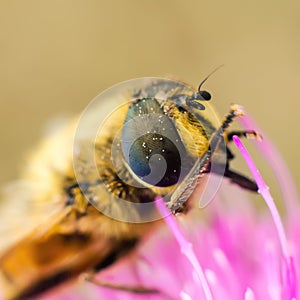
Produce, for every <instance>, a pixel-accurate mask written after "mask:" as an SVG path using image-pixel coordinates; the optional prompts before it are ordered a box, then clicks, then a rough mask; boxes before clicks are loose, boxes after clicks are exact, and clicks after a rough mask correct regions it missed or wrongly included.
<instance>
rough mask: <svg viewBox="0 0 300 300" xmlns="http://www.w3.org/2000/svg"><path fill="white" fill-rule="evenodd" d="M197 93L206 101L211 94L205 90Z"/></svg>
mask: <svg viewBox="0 0 300 300" xmlns="http://www.w3.org/2000/svg"><path fill="white" fill-rule="evenodd" d="M199 94H200V95H201V96H202V97H203V99H204V100H207V101H208V100H210V99H211V95H210V93H209V92H207V91H199Z"/></svg>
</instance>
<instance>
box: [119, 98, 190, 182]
mask: <svg viewBox="0 0 300 300" xmlns="http://www.w3.org/2000/svg"><path fill="white" fill-rule="evenodd" d="M122 150H123V155H124V158H125V161H126V162H127V163H128V165H129V167H130V169H131V170H132V171H133V172H134V174H135V175H136V176H138V177H139V178H140V179H141V180H142V181H144V182H146V183H147V184H150V185H152V186H157V187H168V186H172V185H174V184H176V183H178V182H179V181H180V176H181V175H182V174H181V169H182V161H181V159H182V157H183V156H184V153H185V146H184V145H183V142H182V141H181V138H180V136H179V134H178V131H177V129H176V126H175V124H174V122H173V121H172V120H171V119H170V118H169V117H168V116H166V115H165V114H164V112H163V110H162V109H161V107H160V104H159V103H158V102H157V100H156V99H154V98H150V99H149V98H148V99H147V98H146V99H141V100H138V101H137V102H136V103H135V104H133V105H132V106H131V107H130V108H129V110H128V112H127V117H126V122H125V124H124V126H123V129H122Z"/></svg>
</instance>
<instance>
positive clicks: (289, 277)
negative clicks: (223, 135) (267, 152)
mask: <svg viewBox="0 0 300 300" xmlns="http://www.w3.org/2000/svg"><path fill="white" fill-rule="evenodd" d="M232 139H233V141H234V143H235V145H236V146H237V148H238V149H239V150H240V152H241V154H242V156H243V157H244V159H245V161H246V163H247V165H248V167H249V169H250V171H251V173H252V175H253V177H254V180H255V181H256V183H257V186H258V192H259V193H260V194H261V195H262V197H263V199H264V200H265V202H266V204H267V206H268V208H269V210H270V212H271V215H272V218H273V221H274V224H275V227H276V230H277V233H278V237H279V242H280V247H281V250H282V254H283V257H284V264H285V267H286V276H285V278H286V288H287V291H288V292H289V296H290V299H295V298H296V295H295V293H296V288H295V287H296V284H295V282H296V278H295V272H294V266H293V260H292V257H291V256H290V255H289V251H288V243H287V238H286V235H285V232H284V228H283V224H282V222H281V218H280V215H279V212H278V210H277V207H276V205H275V203H274V200H273V198H272V196H271V194H270V192H269V187H268V186H267V185H266V183H265V181H264V180H263V178H262V176H261V175H260V173H259V171H258V169H257V167H256V165H255V163H254V161H253V159H252V157H251V156H250V154H249V152H248V151H247V149H246V148H245V146H244V145H243V143H242V142H241V140H240V139H239V137H238V136H236V135H235V136H233V138H232Z"/></svg>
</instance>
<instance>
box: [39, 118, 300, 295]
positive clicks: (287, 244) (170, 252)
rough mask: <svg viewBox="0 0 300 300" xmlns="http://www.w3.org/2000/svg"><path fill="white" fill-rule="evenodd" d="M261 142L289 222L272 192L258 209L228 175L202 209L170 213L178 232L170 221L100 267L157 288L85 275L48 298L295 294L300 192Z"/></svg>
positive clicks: (112, 277) (299, 263) (275, 155)
mask: <svg viewBox="0 0 300 300" xmlns="http://www.w3.org/2000/svg"><path fill="white" fill-rule="evenodd" d="M242 122H243V125H244V126H245V127H246V128H247V127H250V128H252V129H253V128H257V126H256V125H255V124H254V123H253V121H251V119H249V118H248V119H244V121H242ZM236 143H239V141H238V140H236ZM259 147H260V150H261V151H262V153H263V154H264V155H265V156H266V157H267V158H268V159H269V161H271V165H272V167H273V168H274V172H275V173H276V174H277V175H278V176H279V178H278V180H279V181H280V184H281V186H282V190H283V195H284V198H285V200H286V208H287V209H286V213H285V215H284V217H283V220H284V221H281V219H280V218H279V215H278V214H277V210H276V207H275V206H274V205H273V204H272V199H271V198H270V199H269V200H268V199H267V203H268V205H269V208H270V210H267V209H262V210H258V209H256V208H255V207H254V205H253V204H252V202H251V200H250V199H248V197H247V196H248V194H247V193H246V192H245V191H243V190H242V189H240V188H238V187H236V186H234V185H232V184H230V183H229V182H227V181H226V180H224V182H223V185H222V187H221V188H220V190H219V191H218V193H217V195H216V197H215V199H214V201H213V202H212V203H210V204H209V205H208V206H207V207H206V208H205V209H204V210H202V211H201V212H200V211H199V210H195V211H193V212H192V213H190V214H189V215H188V216H179V217H178V218H177V221H176V222H177V223H174V220H175V219H173V217H172V216H169V217H167V218H166V222H167V223H168V225H169V226H170V228H171V230H172V231H173V234H174V235H173V234H172V233H171V230H170V229H169V228H168V227H167V226H164V227H163V228H160V230H157V231H155V232H153V234H152V235H151V236H149V237H145V239H144V240H143V241H142V243H141V244H140V245H139V246H138V247H137V249H136V251H135V252H133V253H132V254H130V255H129V256H127V257H125V258H123V259H121V260H120V261H118V262H117V263H116V264H114V265H113V266H111V267H110V268H108V269H106V270H103V271H102V272H100V273H99V274H97V278H99V279H101V280H105V281H108V282H111V283H116V284H122V285H128V286H143V287H145V288H149V289H155V290H157V291H159V292H158V293H153V294H137V293H131V292H127V291H121V290H116V289H110V288H103V287H99V286H97V285H95V284H92V283H89V282H83V281H81V283H75V284H74V285H72V286H63V287H61V288H57V289H56V290H55V291H51V292H50V293H48V294H45V295H44V297H43V298H42V299H44V300H53V299H64V300H66V299H157V300H158V299H184V300H187V299H209V300H210V299H222V300H226V299H247V300H252V299H264V300H266V299H272V300H276V299H278V300H279V299H296V293H297V289H298V290H299V285H300V281H299V277H300V273H299V272H300V271H299V270H300V269H299V266H300V236H299V232H300V218H299V217H298V216H300V206H299V203H298V202H297V200H298V199H297V197H298V196H297V194H296V192H295V187H294V186H293V182H292V180H291V178H290V175H289V173H288V171H287V170H286V167H285V165H284V164H283V163H282V161H281V158H280V156H279V155H278V153H277V152H276V150H275V149H274V148H273V146H272V144H271V143H270V142H269V141H268V140H267V139H266V138H265V139H264V142H263V143H262V144H260V145H259ZM270 153H271V155H270ZM252 167H253V166H252ZM254 172H255V169H254ZM257 176H259V174H256V177H257ZM257 180H258V185H259V187H260V189H261V191H260V192H261V193H262V194H263V196H264V197H265V198H266V197H267V198H268V191H267V190H268V189H267V187H266V186H264V182H263V181H260V182H259V180H261V178H258V179H257ZM262 187H263V190H262ZM195 193H196V194H197V191H196V192H195ZM268 201H271V202H268ZM262 202H263V200H262ZM161 209H165V208H164V207H163V206H161ZM200 214H201V216H200ZM282 222H283V223H284V226H285V228H283V226H282ZM189 242H190V243H191V245H192V248H190V246H189V245H190V244H189ZM193 255H195V256H193ZM296 273H297V274H296Z"/></svg>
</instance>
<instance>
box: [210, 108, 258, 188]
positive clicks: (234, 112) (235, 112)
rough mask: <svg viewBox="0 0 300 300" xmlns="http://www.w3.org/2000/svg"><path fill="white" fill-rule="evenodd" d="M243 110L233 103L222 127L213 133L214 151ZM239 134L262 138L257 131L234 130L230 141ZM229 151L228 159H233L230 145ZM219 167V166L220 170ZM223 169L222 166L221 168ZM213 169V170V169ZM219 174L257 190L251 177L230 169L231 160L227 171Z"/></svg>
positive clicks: (229, 137)
mask: <svg viewBox="0 0 300 300" xmlns="http://www.w3.org/2000/svg"><path fill="white" fill-rule="evenodd" d="M243 114H244V113H243V110H242V109H241V107H240V106H238V105H232V106H231V109H230V111H229V113H228V115H227V116H226V117H225V119H224V121H223V123H222V125H221V127H220V128H219V129H218V130H217V131H216V132H215V134H214V135H213V137H212V139H211V142H210V145H211V146H210V147H211V149H212V151H214V150H215V149H216V148H217V146H218V144H219V143H220V138H222V137H223V134H224V132H225V131H226V130H227V129H228V127H229V126H230V124H231V123H232V122H233V120H234V119H235V118H236V117H241V116H243ZM235 134H236V135H238V136H245V137H247V138H257V139H259V138H260V135H259V134H257V133H256V132H255V131H232V132H230V133H229V134H228V141H229V142H230V141H231V140H232V137H233V136H234V135H235ZM226 150H227V151H228V152H227V160H231V159H233V158H234V155H233V154H232V152H231V151H230V150H229V149H228V147H226ZM218 169H219V168H217V170H218ZM220 169H222V168H220ZM207 171H208V172H209V171H210V167H208V168H207ZM212 171H213V170H212ZM219 175H224V176H225V177H227V178H229V179H230V180H231V181H232V182H233V183H236V184H238V185H239V186H240V187H242V188H245V189H247V190H250V191H255V192H256V191H257V189H258V188H257V185H256V183H255V182H254V181H252V180H251V179H248V178H247V177H245V176H244V175H241V174H239V173H237V172H235V171H232V170H230V167H229V162H228V161H227V163H226V166H225V171H224V174H219Z"/></svg>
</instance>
